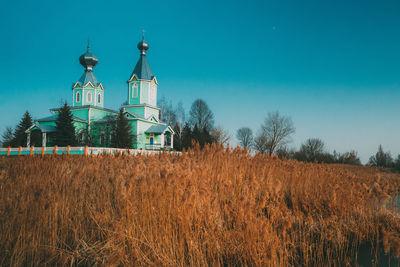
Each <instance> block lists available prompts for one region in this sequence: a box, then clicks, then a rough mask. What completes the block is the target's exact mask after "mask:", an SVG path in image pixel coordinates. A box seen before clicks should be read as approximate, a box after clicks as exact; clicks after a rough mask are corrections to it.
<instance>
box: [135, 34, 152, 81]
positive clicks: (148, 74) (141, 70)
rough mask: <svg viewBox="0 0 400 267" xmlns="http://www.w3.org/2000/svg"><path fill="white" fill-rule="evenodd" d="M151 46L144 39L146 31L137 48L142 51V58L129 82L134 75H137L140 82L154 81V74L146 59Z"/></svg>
mask: <svg viewBox="0 0 400 267" xmlns="http://www.w3.org/2000/svg"><path fill="white" fill-rule="evenodd" d="M149 47H150V46H149V44H148V43H147V42H146V40H145V39H144V30H143V35H142V41H141V42H139V43H138V45H137V48H138V49H139V51H140V58H139V60H138V62H137V63H136V66H135V69H134V70H133V72H132V75H131V77H130V79H129V80H131V79H132V78H133V75H136V78H137V79H139V80H148V81H150V80H152V79H153V78H154V75H153V72H152V71H151V68H150V65H149V62H148V61H147V58H146V51H147V50H148V49H149Z"/></svg>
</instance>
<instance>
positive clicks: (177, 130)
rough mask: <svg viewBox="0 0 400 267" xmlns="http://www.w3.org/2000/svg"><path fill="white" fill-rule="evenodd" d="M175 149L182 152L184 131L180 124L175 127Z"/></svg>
mask: <svg viewBox="0 0 400 267" xmlns="http://www.w3.org/2000/svg"><path fill="white" fill-rule="evenodd" d="M174 132H175V135H174V149H175V150H177V151H181V150H182V131H181V127H179V123H175V126H174Z"/></svg>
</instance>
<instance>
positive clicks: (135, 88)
mask: <svg viewBox="0 0 400 267" xmlns="http://www.w3.org/2000/svg"><path fill="white" fill-rule="evenodd" d="M132 97H138V85H137V83H134V84H133V85H132Z"/></svg>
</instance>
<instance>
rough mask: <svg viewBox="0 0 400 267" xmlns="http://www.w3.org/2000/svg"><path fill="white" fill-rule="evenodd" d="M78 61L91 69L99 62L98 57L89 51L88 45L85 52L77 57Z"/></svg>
mask: <svg viewBox="0 0 400 267" xmlns="http://www.w3.org/2000/svg"><path fill="white" fill-rule="evenodd" d="M79 62H80V63H81V65H82V66H84V67H85V68H86V69H88V70H91V69H92V68H93V67H94V66H96V65H97V63H98V62H99V59H98V58H97V57H96V56H95V55H94V54H92V53H91V52H90V50H89V46H88V49H87V51H86V53H85V54H83V55H82V56H80V57H79Z"/></svg>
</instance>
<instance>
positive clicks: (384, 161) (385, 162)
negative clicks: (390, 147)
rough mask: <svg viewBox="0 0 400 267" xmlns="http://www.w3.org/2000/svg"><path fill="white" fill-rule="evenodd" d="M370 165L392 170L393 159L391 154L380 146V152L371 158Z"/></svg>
mask: <svg viewBox="0 0 400 267" xmlns="http://www.w3.org/2000/svg"><path fill="white" fill-rule="evenodd" d="M368 165H371V166H378V167H386V168H391V167H392V166H393V159H392V156H391V155H390V153H389V152H385V151H383V148H382V145H379V147H378V152H376V154H375V155H374V156H371V157H370V158H369V162H368Z"/></svg>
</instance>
